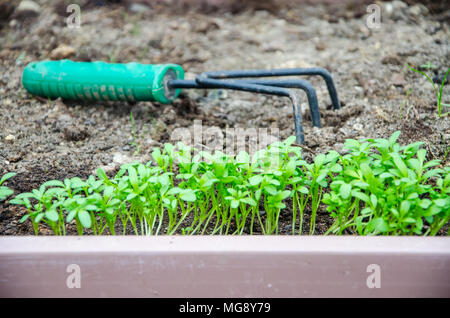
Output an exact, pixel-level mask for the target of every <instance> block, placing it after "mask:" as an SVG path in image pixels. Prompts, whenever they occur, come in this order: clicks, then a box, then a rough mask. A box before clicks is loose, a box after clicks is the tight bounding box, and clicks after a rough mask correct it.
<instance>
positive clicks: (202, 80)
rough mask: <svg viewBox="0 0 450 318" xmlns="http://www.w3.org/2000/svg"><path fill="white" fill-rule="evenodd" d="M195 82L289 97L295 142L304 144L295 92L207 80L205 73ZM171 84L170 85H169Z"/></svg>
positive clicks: (208, 86)
mask: <svg viewBox="0 0 450 318" xmlns="http://www.w3.org/2000/svg"><path fill="white" fill-rule="evenodd" d="M195 81H196V82H197V84H200V86H201V87H203V88H225V89H233V90H238V91H246V92H252V93H260V94H269V95H277V96H285V97H289V99H290V100H291V102H292V108H293V112H294V127H295V138H296V142H297V143H299V144H303V143H304V142H305V135H304V132H303V125H302V110H301V106H300V99H299V97H298V94H297V93H296V92H294V91H291V90H289V89H286V88H283V87H277V86H270V85H260V84H253V83H248V82H245V81H242V80H227V81H223V80H218V79H214V78H209V77H208V76H207V74H206V73H202V74H200V75H198V76H197V77H196V80H195ZM172 84H173V82H172V83H170V84H169V85H172ZM175 84H176V83H175ZM184 88H186V87H184Z"/></svg>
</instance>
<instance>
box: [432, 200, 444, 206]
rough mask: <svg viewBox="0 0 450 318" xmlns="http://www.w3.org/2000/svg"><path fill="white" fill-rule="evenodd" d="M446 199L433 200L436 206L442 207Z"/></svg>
mask: <svg viewBox="0 0 450 318" xmlns="http://www.w3.org/2000/svg"><path fill="white" fill-rule="evenodd" d="M447 201H448V200H446V199H437V200H434V201H433V202H434V204H436V205H437V206H440V207H444V206H445V205H446V204H447Z"/></svg>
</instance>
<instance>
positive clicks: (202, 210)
mask: <svg viewBox="0 0 450 318" xmlns="http://www.w3.org/2000/svg"><path fill="white" fill-rule="evenodd" d="M398 136H399V132H396V133H394V135H392V136H391V137H390V138H389V139H365V140H361V141H356V140H347V141H346V143H345V149H346V153H345V154H339V153H338V152H336V151H330V152H328V153H327V154H319V155H317V156H316V157H315V158H314V160H313V162H311V163H308V162H306V161H305V160H303V159H302V156H301V148H300V147H297V146H295V145H294V144H293V142H294V141H295V138H294V137H290V138H288V139H287V140H285V141H284V142H277V143H274V144H272V145H270V146H269V147H268V148H267V149H264V150H260V151H258V152H257V153H255V154H254V155H253V156H252V158H250V156H249V155H248V154H247V153H246V152H240V153H239V154H238V155H237V156H231V155H226V154H224V153H222V152H215V153H214V154H210V153H208V152H203V151H200V152H197V151H195V150H194V149H192V148H190V147H187V146H185V145H183V144H181V143H179V144H178V145H177V147H175V146H173V145H171V144H166V145H165V147H164V149H163V150H162V151H161V150H160V149H154V151H153V153H152V157H153V160H152V161H151V162H148V163H147V164H141V163H138V162H135V163H131V164H126V165H123V166H122V167H121V168H120V170H119V171H118V173H117V174H116V175H115V176H114V177H113V178H108V176H107V175H106V174H105V172H104V171H103V170H101V169H98V171H97V176H96V177H95V176H90V177H89V178H88V179H87V180H81V179H80V178H76V177H75V178H71V179H66V180H64V181H59V180H52V181H48V182H45V183H44V184H42V186H41V187H40V188H39V189H35V190H33V191H32V192H28V193H21V194H19V195H17V196H16V197H15V198H13V199H12V200H10V203H11V204H20V205H23V206H25V207H26V208H27V210H28V213H27V214H26V215H25V216H24V217H23V218H22V220H21V222H24V221H26V220H27V219H30V220H31V222H32V223H33V227H34V230H35V234H38V233H39V223H40V222H45V223H46V224H48V226H49V227H50V228H51V229H52V230H53V232H54V234H56V235H64V234H66V230H67V225H68V224H69V223H75V224H76V226H77V229H78V233H79V234H80V235H81V234H83V233H85V229H90V230H91V231H92V233H93V234H102V233H105V230H107V232H109V233H110V234H117V233H116V232H117V229H118V228H119V229H121V231H122V233H123V234H125V231H126V229H127V227H130V226H131V228H132V229H133V231H134V233H135V234H137V235H158V234H175V233H180V232H181V233H182V234H244V233H249V234H253V233H254V231H255V229H257V230H258V232H261V233H262V234H278V233H279V219H280V215H281V214H284V213H289V214H290V217H291V218H292V229H291V231H292V234H301V233H302V228H303V220H304V215H305V213H309V214H310V217H309V234H314V230H315V222H316V215H317V212H318V211H319V209H323V210H326V211H328V212H329V213H330V215H331V216H332V218H333V220H334V223H333V224H332V225H331V226H330V227H329V229H328V231H327V232H326V234H359V235H377V234H383V235H410V234H415V235H436V234H437V232H438V231H439V230H440V229H441V228H442V227H443V226H445V225H446V224H447V223H448V221H449V219H450V198H449V192H450V187H449V185H450V173H449V170H450V169H449V167H446V168H439V166H440V162H439V160H431V161H426V159H425V158H426V150H424V149H421V143H420V142H418V143H413V144H410V145H406V146H401V145H399V144H398V143H397V138H398ZM118 225H120V226H118Z"/></svg>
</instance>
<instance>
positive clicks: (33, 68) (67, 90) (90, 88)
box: [22, 60, 184, 104]
mask: <svg viewBox="0 0 450 318" xmlns="http://www.w3.org/2000/svg"><path fill="white" fill-rule="evenodd" d="M183 78H184V71H183V69H182V68H181V66H179V65H176V64H139V63H134V62H133V63H127V64H118V63H105V62H74V61H70V60H60V61H42V62H32V63H30V64H28V65H27V66H26V67H25V69H24V71H23V76H22V84H23V86H24V87H25V89H26V90H27V91H28V92H30V93H31V94H33V95H38V96H42V97H49V98H57V97H62V98H64V99H72V100H78V99H82V100H99V101H100V100H127V101H157V102H160V103H164V104H168V103H170V102H172V101H173V100H174V99H175V98H176V97H177V96H178V94H179V93H180V90H179V89H172V88H170V87H169V86H168V85H167V82H168V81H169V80H171V79H183Z"/></svg>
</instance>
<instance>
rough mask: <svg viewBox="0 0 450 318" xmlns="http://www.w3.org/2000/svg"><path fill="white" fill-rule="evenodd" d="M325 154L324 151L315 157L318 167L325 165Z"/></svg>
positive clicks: (315, 163)
mask: <svg viewBox="0 0 450 318" xmlns="http://www.w3.org/2000/svg"><path fill="white" fill-rule="evenodd" d="M325 158H326V157H325V155H324V154H323V153H321V154H318V155H317V156H316V157H315V158H314V166H315V167H316V168H318V167H321V166H322V165H323V163H324V162H325Z"/></svg>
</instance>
